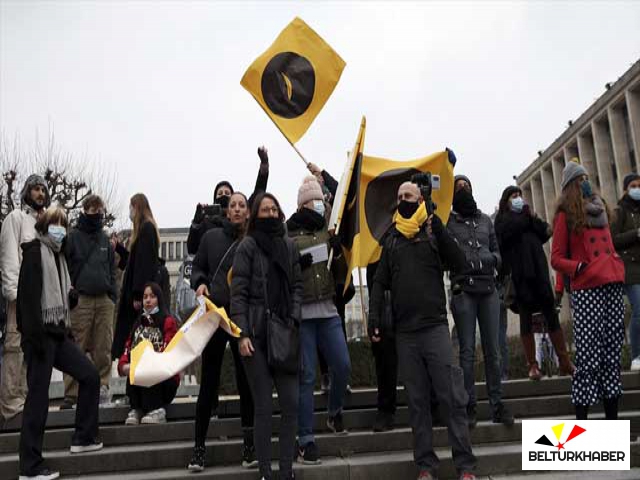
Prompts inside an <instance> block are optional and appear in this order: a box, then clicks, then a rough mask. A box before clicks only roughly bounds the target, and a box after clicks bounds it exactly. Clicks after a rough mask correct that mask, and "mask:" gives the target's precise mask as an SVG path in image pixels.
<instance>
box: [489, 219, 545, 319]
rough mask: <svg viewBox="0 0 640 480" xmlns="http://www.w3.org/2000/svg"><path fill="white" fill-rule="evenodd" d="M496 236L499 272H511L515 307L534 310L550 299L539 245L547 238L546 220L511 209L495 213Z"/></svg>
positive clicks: (540, 307) (540, 308)
mask: <svg viewBox="0 0 640 480" xmlns="http://www.w3.org/2000/svg"><path fill="white" fill-rule="evenodd" d="M495 229H496V237H497V240H498V245H499V246H500V253H501V255H502V262H503V272H504V273H505V274H510V275H511V281H512V282H513V286H514V287H515V293H516V295H515V299H516V304H517V305H516V308H517V307H518V306H523V307H525V308H526V309H527V310H529V311H531V312H538V311H540V310H542V309H543V308H548V307H550V306H552V305H553V303H554V301H555V300H554V294H553V288H552V286H551V280H550V277H549V264H548V263H547V256H546V254H545V253H544V249H543V248H542V246H543V245H544V244H545V243H546V242H547V241H548V240H549V238H550V235H549V233H550V231H549V224H548V223H547V222H545V221H544V220H541V219H539V218H538V217H533V216H531V215H530V214H528V213H514V212H511V211H507V212H502V213H499V214H498V215H497V216H496V223H495Z"/></svg>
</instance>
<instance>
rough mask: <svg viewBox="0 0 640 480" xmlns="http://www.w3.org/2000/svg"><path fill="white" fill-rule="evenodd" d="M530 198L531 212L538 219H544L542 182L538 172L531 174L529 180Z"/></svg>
mask: <svg viewBox="0 0 640 480" xmlns="http://www.w3.org/2000/svg"><path fill="white" fill-rule="evenodd" d="M531 193H532V195H531V197H532V200H533V205H532V207H533V211H534V212H535V213H536V214H537V215H538V216H539V217H540V218H545V217H546V215H547V214H546V212H545V209H544V193H543V192H542V181H541V179H540V172H536V173H534V174H533V178H532V179H531Z"/></svg>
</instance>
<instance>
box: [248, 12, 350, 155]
mask: <svg viewBox="0 0 640 480" xmlns="http://www.w3.org/2000/svg"><path fill="white" fill-rule="evenodd" d="M345 65H346V64H345V62H344V60H342V58H340V56H339V55H338V54H337V53H336V52H335V51H334V50H333V49H332V48H331V47H330V46H329V44H327V42H325V41H324V40H323V39H322V37H320V36H319V35H318V34H317V33H316V32H314V31H313V30H312V29H311V27H309V26H308V25H307V24H306V23H305V22H304V21H302V20H301V19H300V18H297V17H296V18H295V19H294V20H293V21H292V22H291V23H290V24H289V25H287V27H286V28H285V29H284V30H283V31H282V32H281V33H280V35H278V38H276V40H275V42H273V44H272V45H271V46H270V47H269V48H268V49H267V51H266V52H264V53H263V54H262V55H261V56H260V57H258V58H257V59H256V60H255V61H254V62H253V63H252V64H251V66H250V67H249V68H248V70H247V71H246V72H245V74H244V76H243V77H242V80H241V81H240V84H241V85H242V86H243V87H244V88H245V89H246V90H247V91H248V92H249V93H250V94H251V95H253V98H255V99H256V101H257V102H258V103H259V104H260V106H261V107H262V108H263V109H264V111H265V112H266V113H267V115H269V118H271V120H273V122H274V123H275V124H276V126H277V127H278V128H279V129H280V131H281V132H282V134H283V135H284V136H285V137H286V138H287V139H288V140H289V142H291V143H292V144H293V143H296V142H297V141H298V140H300V138H302V136H303V135H304V134H305V132H306V131H307V129H308V128H309V127H310V126H311V123H312V122H313V120H314V119H315V118H316V116H317V115H318V113H320V110H322V107H323V106H324V104H325V103H326V101H327V100H328V99H329V97H330V96H331V93H333V90H334V88H335V86H336V85H337V83H338V80H340V75H342V70H344V67H345Z"/></svg>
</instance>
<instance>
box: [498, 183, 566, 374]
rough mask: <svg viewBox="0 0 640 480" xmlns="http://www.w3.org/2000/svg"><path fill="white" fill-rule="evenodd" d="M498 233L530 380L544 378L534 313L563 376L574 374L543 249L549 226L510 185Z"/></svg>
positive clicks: (501, 204)
mask: <svg viewBox="0 0 640 480" xmlns="http://www.w3.org/2000/svg"><path fill="white" fill-rule="evenodd" d="M495 230H496V236H497V238H498V245H499V246H500V253H501V255H502V261H503V267H504V270H505V273H506V274H510V275H511V282H512V283H511V286H512V287H513V288H514V289H515V305H514V307H515V308H514V311H517V312H518V313H519V314H520V336H521V339H522V346H523V348H524V353H525V356H526V358H527V362H528V364H529V378H530V379H532V380H540V378H541V373H540V370H539V368H538V363H537V361H536V349H535V340H534V337H533V331H532V318H533V314H535V313H542V315H543V316H544V319H545V323H546V325H547V330H548V332H549V337H550V338H551V342H552V343H553V346H554V348H555V350H556V353H557V355H558V359H559V361H560V371H561V373H563V374H569V375H571V374H573V371H574V367H573V365H572V364H571V361H570V360H569V356H568V354H567V347H566V343H565V340H564V334H563V332H562V328H561V326H560V321H559V319H558V312H557V310H556V302H555V296H554V294H553V288H552V287H551V279H550V277H549V264H548V263H547V257H546V255H545V252H544V249H543V247H542V246H543V245H544V244H545V243H546V242H547V241H548V240H549V238H550V237H551V229H550V228H549V224H548V223H547V222H545V221H544V220H541V219H540V218H538V217H537V216H536V215H535V214H534V213H533V212H532V211H531V209H530V208H529V205H526V204H525V203H524V199H523V198H522V190H520V188H519V187H516V186H511V187H507V188H506V189H505V190H504V192H502V198H501V199H500V207H499V211H498V215H497V216H496V220H495Z"/></svg>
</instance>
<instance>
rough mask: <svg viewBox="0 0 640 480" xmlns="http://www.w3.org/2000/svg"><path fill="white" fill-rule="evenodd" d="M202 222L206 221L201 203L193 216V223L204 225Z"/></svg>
mask: <svg viewBox="0 0 640 480" xmlns="http://www.w3.org/2000/svg"><path fill="white" fill-rule="evenodd" d="M202 220H204V206H203V205H202V204H200V203H199V204H198V206H197V207H196V213H195V215H194V216H193V223H202Z"/></svg>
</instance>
